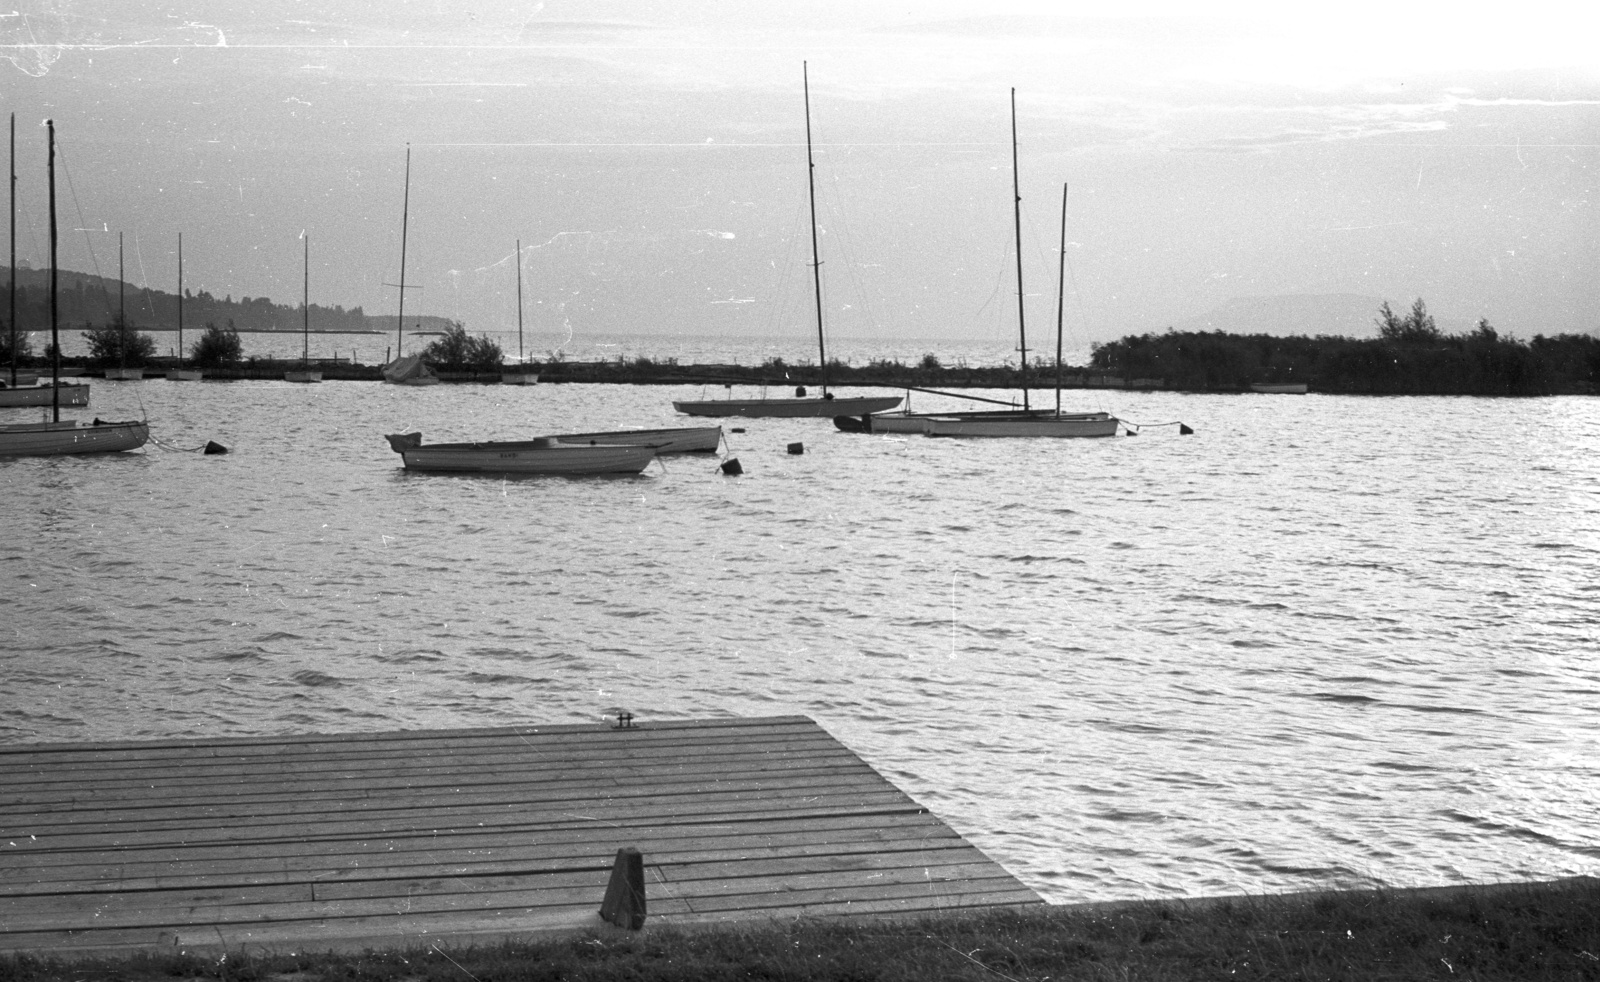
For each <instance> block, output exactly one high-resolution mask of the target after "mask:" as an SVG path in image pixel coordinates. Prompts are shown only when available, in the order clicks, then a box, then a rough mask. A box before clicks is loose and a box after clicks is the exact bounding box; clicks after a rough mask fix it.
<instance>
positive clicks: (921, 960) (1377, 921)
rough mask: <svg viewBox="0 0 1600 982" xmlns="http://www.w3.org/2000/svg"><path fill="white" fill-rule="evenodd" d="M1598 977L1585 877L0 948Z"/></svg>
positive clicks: (18, 959) (700, 977)
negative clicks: (689, 925) (819, 916)
mask: <svg viewBox="0 0 1600 982" xmlns="http://www.w3.org/2000/svg"><path fill="white" fill-rule="evenodd" d="M158 979H160V980H166V979H186V980H202V979H206V980H209V979H215V980H218V982H345V980H348V982H357V980H374V982H377V980H395V982H524V980H526V982H544V980H552V982H553V980H563V982H589V980H596V982H598V980H610V979H628V980H664V982H679V980H681V982H719V980H734V979H741V980H747V979H761V980H796V982H813V980H817V982H820V980H854V982H866V980H885V982H889V980H918V982H921V980H933V979H940V980H943V979H951V980H980V979H981V980H988V982H995V980H1006V979H1010V980H1015V982H1022V980H1044V979H1085V980H1112V979H1116V980H1179V979H1181V980H1204V979H1229V980H1239V979H1274V980H1276V979H1351V980H1356V979H1359V980H1363V982H1367V980H1386V979H1408V980H1409V979H1449V980H1465V979H1473V980H1501V979H1504V980H1513V979H1514V980H1519V982H1521V980H1546V979H1551V980H1553V979H1561V980H1597V979H1600V880H1595V879H1592V878H1580V879H1576V880H1567V881H1561V882H1558V883H1543V884H1519V885H1511V886H1495V887H1482V888H1466V889H1461V890H1436V891H1394V892H1390V891H1377V892H1371V891H1358V892H1348V893H1327V894H1315V895H1291V896H1283V897H1252V898H1243V899H1239V898H1234V899H1223V900H1210V901H1196V902H1183V901H1147V902H1139V903H1128V904H1110V905H1090V906H1082V907H1078V906H1074V907H1046V908H1034V909H1031V910H1020V911H1019V910H1010V911H991V912H988V913H983V914H978V915H973V916H968V917H950V918H941V919H935V920H921V921H895V920H889V921H881V920H855V921H802V922H799V923H796V924H792V925H781V926H774V925H770V924H768V925H764V926H760V927H751V926H745V927H737V928H720V929H700V930H673V929H654V930H646V931H645V932H643V933H640V934H634V935H630V934H624V933H621V932H595V933H592V934H588V935H584V936H580V937H567V938H559V939H547V940H540V941H533V942H522V943H501V944H493V945H484V946H469V947H448V946H444V947H437V948H436V947H431V946H429V947H422V948H416V949H412V950H408V951H389V952H376V951H368V952H365V953H362V954H349V955H338V954H320V955H312V954H305V953H301V954H287V953H284V954H264V953H255V952H229V953H227V954H226V955H221V956H219V955H217V954H210V955H202V954H199V953H187V954H184V953H178V952H172V953H163V954H138V955H134V956H132V957H128V958H123V959H115V960H107V959H89V960H64V959H57V958H49V957H36V956H28V955H23V956H16V955H12V956H0V982H92V980H93V982H98V980H115V982H153V980H158Z"/></svg>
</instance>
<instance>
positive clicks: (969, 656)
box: [0, 355, 1600, 902]
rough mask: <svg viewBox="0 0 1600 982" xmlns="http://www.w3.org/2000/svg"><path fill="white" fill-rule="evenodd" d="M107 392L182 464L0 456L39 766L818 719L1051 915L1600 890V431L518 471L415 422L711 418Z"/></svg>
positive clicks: (1538, 422)
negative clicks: (412, 448)
mask: <svg viewBox="0 0 1600 982" xmlns="http://www.w3.org/2000/svg"><path fill="white" fill-rule="evenodd" d="M912 357H914V355H913V356H912ZM92 385H93V394H92V403H91V406H90V408H89V413H90V414H92V415H96V416H100V417H102V418H107V419H112V418H126V417H132V416H147V417H148V418H149V420H150V421H151V424H152V431H153V433H154V434H155V436H156V438H157V439H158V440H159V441H160V442H161V444H162V446H156V445H151V446H149V447H147V448H146V449H145V450H144V451H142V452H139V453H135V454H127V455H118V456H115V457H107V458H83V459H21V460H10V461H4V462H0V498H3V501H4V504H3V508H0V556H3V560H4V569H5V571H6V572H5V574H4V581H3V582H4V587H3V588H0V669H3V671H0V741H3V742H9V743H23V742H39V741H76V740H107V739H122V738H143V737H164V736H179V735H245V734H287V733H297V732H306V731H370V730H382V729H392V728H402V727H406V728H409V727H460V726H488V725H504V724H528V723H575V722H587V721H597V720H599V719H600V718H601V716H602V715H603V714H605V713H606V712H608V711H609V710H612V709H613V708H614V707H623V708H626V709H628V710H631V711H632V712H634V713H636V714H639V715H640V716H641V717H642V718H643V719H644V720H645V721H646V722H648V721H649V720H652V719H656V720H659V719H670V718H686V717H705V716H721V715H769V714H781V713H803V714H806V715H809V716H811V717H814V718H815V719H817V720H818V721H819V722H820V723H821V724H822V725H823V726H825V727H826V728H827V729H828V730H829V731H830V732H832V733H833V734H834V735H835V736H836V737H838V738H839V739H840V740H841V741H843V742H844V743H845V744H846V745H848V746H849V747H850V748H852V749H853V750H855V751H856V752H858V753H859V754H860V755H861V756H862V757H864V758H865V759H866V760H867V761H869V762H870V763H871V764H873V765H874V766H875V767H877V768H878V769H879V770H880V771H881V772H882V773H883V774H884V775H885V776H887V777H888V778H889V779H890V780H892V781H893V782H894V783H896V784H897V785H898V786H900V787H901V788H903V789H904V790H905V791H907V792H908V793H909V794H911V795H912V796H913V797H915V798H916V799H917V800H919V801H921V802H923V803H924V804H926V805H928V806H929V807H931V808H932V809H933V810H934V811H935V812H936V813H938V814H939V815H940V816H941V817H942V818H943V819H945V820H946V821H947V822H949V823H950V824H951V825H952V826H954V827H955V828H956V829H957V830H959V831H960V832H962V833H963V834H965V835H966V836H968V837H969V838H970V839H971V840H972V841H973V842H975V843H976V844H977V845H978V846H979V847H981V848H982V849H984V850H985V851H986V852H988V853H989V854H990V855H991V856H993V857H994V858H995V859H997V860H998V861H1000V862H1001V863H1002V864H1004V865H1005V866H1006V867H1007V868H1008V869H1010V870H1011V871H1012V872H1014V873H1015V874H1016V875H1018V876H1019V877H1020V878H1021V879H1022V880H1023V881H1025V882H1026V883H1028V884H1029V885H1030V886H1032V887H1034V888H1036V889H1037V890H1039V891H1040V892H1041V893H1042V894H1044V895H1045V896H1046V897H1048V898H1049V899H1051V900H1054V901H1062V902H1070V901H1081V900H1104V899H1116V898H1138V897H1157V896H1196V895H1205V894H1217V893H1231V892H1244V891H1248V892H1266V891H1281V890H1295V889H1309V888H1318V887H1327V886H1356V885H1372V884H1387V885H1393V886H1413V885H1428V884H1442V883H1457V882H1465V881H1483V880H1501V879H1514V878H1529V877H1550V876H1559V875H1568V874H1578V873H1588V874H1591V875H1593V874H1595V873H1600V826H1597V824H1596V823H1595V821H1594V816H1595V813H1596V809H1597V807H1600V712H1597V709H1596V707H1597V706H1600V657H1597V656H1600V642H1597V640H1596V639H1597V637H1600V573H1597V569H1600V455H1597V454H1596V452H1595V451H1596V448H1597V447H1600V400H1595V399H1583V398H1550V399H1529V400H1487V399H1449V398H1411V399H1363V398H1347V397H1330V396H1318V395H1310V396H1301V397H1295V396H1201V395H1181V394H1171V393H1117V392H1074V393H1072V395H1071V398H1070V399H1069V401H1068V408H1085V409H1101V408H1104V409H1109V410H1111V411H1113V412H1116V413H1118V414H1119V415H1122V416H1124V417H1125V418H1128V419H1131V420H1135V421H1139V422H1145V423H1158V422H1166V421H1173V420H1182V421H1184V422H1186V423H1188V424H1189V425H1191V426H1192V427H1194V428H1195V430H1196V432H1195V434H1194V435H1192V436H1180V435H1178V434H1177V433H1176V431H1175V429H1174V428H1171V427H1165V428H1155V427H1152V428H1147V429H1145V431H1144V432H1143V434H1142V435H1140V436H1138V437H1137V438H1118V439H1111V440H1091V441H1060V442H1053V441H1027V440H998V441H987V442H956V441H936V440H929V439H926V438H922V437H909V438H888V437H873V436H859V435H848V434H842V433H838V432H835V430H834V428H833V426H832V424H831V423H830V422H829V421H826V420H787V421H786V420H751V421H741V422H738V423H736V424H730V425H741V426H743V427H745V429H746V432H743V433H731V432H730V433H729V434H728V443H729V445H730V449H731V450H732V452H733V454H734V455H735V456H737V457H738V458H739V459H740V461H741V463H742V465H743V467H744V474H743V476H741V477H736V478H730V477H726V476H724V475H722V474H721V473H720V471H719V468H718V461H717V459H715V458H704V457H702V458H675V459H670V460H668V461H667V462H666V463H665V465H664V466H663V465H660V464H653V465H651V467H650V469H649V470H647V471H646V472H645V474H644V475H642V476H640V477H638V478H622V479H616V478H608V479H524V480H506V479H501V478H470V477H467V478H463V477H450V476H435V475H420V474H408V473H406V472H404V471H403V470H401V468H400V460H399V458H398V457H397V456H396V455H395V454H393V453H392V452H391V451H390V450H389V449H388V447H387V445H386V443H385V442H384V440H383V434H385V433H388V432H396V431H400V430H405V429H419V430H421V431H422V432H423V434H424V436H425V438H426V439H427V440H429V441H443V440H452V439H495V438H514V437H523V436H527V435H532V434H536V433H542V432H559V431H562V430H568V429H577V428H608V427H612V426H652V425H670V424H674V423H682V422H683V421H684V420H685V418H684V417H678V416H675V414H674V413H673V411H672V408H671V400H672V399H673V398H674V397H678V398H682V397H685V396H699V395H701V393H702V390H700V389H699V388H689V387H683V388H665V387H647V386H646V387H635V386H620V385H619V386H576V385H574V386H555V385H540V386H535V387H531V388H526V389H523V388H512V387H499V386H482V387H480V386H454V385H446V386H436V387H433V388H426V389H411V388H400V387H394V386H384V385H378V384H373V383H359V382H342V383H341V382H328V383H324V384H322V385H319V386H292V385H288V384H285V383H275V382H238V383H229V384H218V383H170V382H167V381H165V380H154V379H152V380H150V381H146V382H142V383H106V382H101V381H99V380H94V381H93V382H92ZM719 391H720V390H719ZM712 394H715V393H712ZM989 394H995V393H989ZM917 399H918V401H919V408H933V407H934V405H935V404H936V400H935V399H933V398H925V397H923V396H921V395H918V396H917ZM6 412H8V413H9V418H12V419H17V418H33V417H34V415H36V414H25V413H22V412H21V411H15V410H12V411H6ZM207 440H216V441H217V442H219V443H222V444H225V445H227V446H228V447H230V448H231V449H232V451H233V452H232V453H231V454H229V455H227V456H211V457H206V456H202V455H201V454H199V453H194V452H183V451H186V450H190V449H192V448H196V447H199V446H201V445H202V444H204V443H205V442H206V441H207ZM793 442H802V443H803V444H804V448H805V453H804V454H802V455H790V454H788V453H786V452H785V448H786V445H787V444H789V443H793Z"/></svg>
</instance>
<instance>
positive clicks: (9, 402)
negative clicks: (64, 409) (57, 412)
mask: <svg viewBox="0 0 1600 982" xmlns="http://www.w3.org/2000/svg"><path fill="white" fill-rule="evenodd" d="M54 389H59V390H60V392H61V401H60V404H61V405H63V406H87V405H88V404H89V386H88V385H85V384H83V383H76V384H71V385H61V386H49V385H30V386H26V387H23V386H18V387H17V388H15V389H0V408H9V407H14V406H49V405H53V404H54V400H53V399H52V398H51V395H50V394H51V392H52V391H53V390H54Z"/></svg>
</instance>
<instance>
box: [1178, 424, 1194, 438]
mask: <svg viewBox="0 0 1600 982" xmlns="http://www.w3.org/2000/svg"><path fill="white" fill-rule="evenodd" d="M1178 432H1179V433H1180V434H1182V435H1183V436H1189V435H1190V434H1192V433H1193V432H1194V430H1193V429H1191V428H1189V427H1188V426H1185V425H1184V424H1182V423H1179V424H1178Z"/></svg>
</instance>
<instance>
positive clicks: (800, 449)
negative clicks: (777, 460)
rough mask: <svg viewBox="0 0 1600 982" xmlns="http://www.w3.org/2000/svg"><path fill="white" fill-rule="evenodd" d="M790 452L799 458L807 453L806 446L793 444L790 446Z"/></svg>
mask: <svg viewBox="0 0 1600 982" xmlns="http://www.w3.org/2000/svg"><path fill="white" fill-rule="evenodd" d="M789 452H790V453H791V454H795V455H797V456H798V455H799V454H803V453H805V452H806V445H805V444H803V443H791V444H789Z"/></svg>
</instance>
